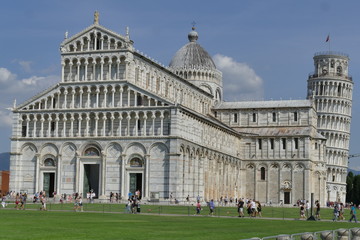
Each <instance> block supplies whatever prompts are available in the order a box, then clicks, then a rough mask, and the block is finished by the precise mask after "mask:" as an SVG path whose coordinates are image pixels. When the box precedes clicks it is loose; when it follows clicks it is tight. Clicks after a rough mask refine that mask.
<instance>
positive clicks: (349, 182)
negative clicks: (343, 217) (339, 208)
mask: <svg viewBox="0 0 360 240" xmlns="http://www.w3.org/2000/svg"><path fill="white" fill-rule="evenodd" d="M353 184H354V174H353V173H352V172H349V173H348V175H347V177H346V202H348V203H349V202H354V200H353V198H352V196H353Z"/></svg>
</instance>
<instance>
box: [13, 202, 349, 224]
mask: <svg viewBox="0 0 360 240" xmlns="http://www.w3.org/2000/svg"><path fill="white" fill-rule="evenodd" d="M47 205H48V210H50V211H51V210H67V211H71V210H73V208H74V205H73V204H71V203H67V204H51V203H48V204H47ZM13 207H14V204H9V205H8V208H13ZM26 208H27V209H39V208H40V204H39V203H38V204H27V205H26ZM83 209H84V211H96V212H118V213H124V212H125V204H124V203H118V204H99V203H95V204H88V203H85V204H84V207H83ZM244 211H245V216H248V215H247V214H246V210H244ZM141 212H142V213H153V214H154V213H155V214H181V215H194V214H195V212H196V210H195V207H194V206H192V205H189V206H183V205H151V204H141ZM349 213H350V210H349V209H345V217H346V218H347V219H349V217H350V214H349ZM208 214H209V209H208V207H206V206H204V207H203V210H202V211H201V215H203V216H206V215H208ZM215 215H216V216H237V215H238V213H237V208H236V207H217V208H216V209H215ZM262 215H263V217H270V218H299V209H298V208H288V207H264V208H263V209H262ZM332 218H333V210H332V209H331V208H323V209H321V219H327V220H331V219H332Z"/></svg>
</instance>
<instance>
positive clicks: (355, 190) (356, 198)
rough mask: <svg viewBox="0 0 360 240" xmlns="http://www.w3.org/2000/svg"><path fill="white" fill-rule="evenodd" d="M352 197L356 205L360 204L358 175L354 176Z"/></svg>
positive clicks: (359, 178)
mask: <svg viewBox="0 0 360 240" xmlns="http://www.w3.org/2000/svg"><path fill="white" fill-rule="evenodd" d="M352 199H353V203H355V204H356V205H359V204H360V175H356V176H355V177H354V181H353V190H352Z"/></svg>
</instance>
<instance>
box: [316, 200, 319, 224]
mask: <svg viewBox="0 0 360 240" xmlns="http://www.w3.org/2000/svg"><path fill="white" fill-rule="evenodd" d="M315 206H316V214H315V217H316V219H317V220H320V202H319V201H318V200H316V202H315Z"/></svg>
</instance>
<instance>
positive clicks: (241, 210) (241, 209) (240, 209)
mask: <svg viewBox="0 0 360 240" xmlns="http://www.w3.org/2000/svg"><path fill="white" fill-rule="evenodd" d="M238 213H239V217H244V200H243V199H242V198H240V200H239V202H238Z"/></svg>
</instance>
